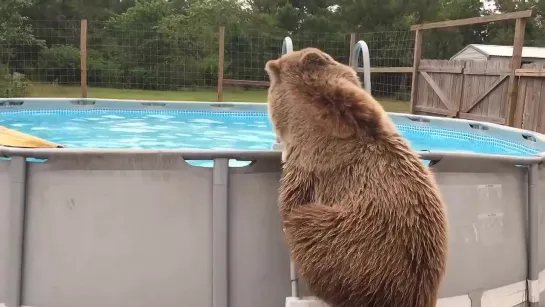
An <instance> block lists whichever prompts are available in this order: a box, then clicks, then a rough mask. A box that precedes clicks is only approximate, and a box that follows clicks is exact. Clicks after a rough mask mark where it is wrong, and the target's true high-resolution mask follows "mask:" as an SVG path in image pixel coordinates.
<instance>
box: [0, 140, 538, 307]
mask: <svg viewBox="0 0 545 307" xmlns="http://www.w3.org/2000/svg"><path fill="white" fill-rule="evenodd" d="M0 156H4V157H10V158H11V159H10V160H2V161H0V204H2V205H1V206H0V242H1V243H2V245H1V246H0V302H3V303H4V304H5V305H7V306H9V307H13V306H20V305H24V306H36V307H40V306H54V307H74V306H78V307H95V306H101V307H123V306H127V307H134V306H142V307H144V306H146V307H147V306H163V307H168V306H172V307H175V306H176V307H177V306H202V307H255V306H261V307H278V306H282V305H284V303H285V299H286V297H289V296H291V293H292V288H291V282H290V261H289V257H288V252H287V249H286V246H285V244H284V239H283V235H282V231H281V227H280V221H279V217H278V211H277V205H276V201H277V189H278V187H279V178H280V174H281V164H280V153H279V152H274V151H270V152H269V151H255V152H252V151H233V152H231V151H225V152H221V151H174V150H172V151H148V150H73V149H14V148H6V147H1V148H0ZM28 157H33V158H41V159H47V160H46V161H45V162H29V161H27V159H26V158H28ZM230 158H236V159H240V160H247V161H254V162H253V163H252V164H251V165H249V166H247V167H231V168H230V167H228V159H230ZM422 158H423V159H427V160H431V161H432V165H431V166H430V167H431V168H432V170H433V173H434V174H435V176H436V179H437V181H438V183H439V186H440V189H441V191H442V193H443V195H444V197H445V199H446V202H447V204H448V213H449V223H450V226H449V227H450V246H449V262H448V269H447V275H446V277H445V280H444V282H443V285H442V287H441V291H440V296H441V300H440V302H443V303H442V305H441V306H494V307H497V306H518V305H520V306H523V305H524V304H525V303H524V302H525V301H528V300H529V299H531V300H532V301H534V302H535V303H537V302H538V300H539V294H540V293H541V294H542V293H543V276H542V278H541V282H539V280H540V278H539V275H540V273H541V275H543V273H542V272H543V271H544V270H545V251H544V249H543V246H544V244H539V241H540V238H539V235H543V234H545V226H544V223H543V222H544V217H545V216H544V212H545V208H544V206H545V195H544V193H545V192H544V191H545V187H544V185H545V178H544V177H545V171H544V170H543V168H542V166H541V165H539V163H541V161H542V158H541V157H525V158H516V157H491V156H485V155H470V154H452V153H423V154H422ZM200 159H205V160H209V159H213V160H214V161H215V163H214V167H213V168H205V167H196V166H191V165H189V164H188V163H187V162H186V160H200ZM541 241H542V239H541ZM527 289H533V290H532V292H531V293H530V294H529V295H527V294H526V292H527ZM301 291H302V295H304V294H305V292H306V291H305V289H302V290H301ZM541 300H542V301H543V295H542V298H541ZM447 303H448V305H447ZM534 305H535V306H537V304H534Z"/></svg>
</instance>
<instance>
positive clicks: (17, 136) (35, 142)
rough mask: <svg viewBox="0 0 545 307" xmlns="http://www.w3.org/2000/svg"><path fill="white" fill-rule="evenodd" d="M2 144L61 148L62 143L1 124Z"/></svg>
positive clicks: (0, 135) (0, 137)
mask: <svg viewBox="0 0 545 307" xmlns="http://www.w3.org/2000/svg"><path fill="white" fill-rule="evenodd" d="M0 146H7V147H21V148H61V147H63V146H62V145H59V144H56V143H53V142H50V141H47V140H44V139H40V138H38V137H35V136H32V135H30V134H26V133H23V132H19V131H17V130H13V129H9V128H6V127H3V126H0Z"/></svg>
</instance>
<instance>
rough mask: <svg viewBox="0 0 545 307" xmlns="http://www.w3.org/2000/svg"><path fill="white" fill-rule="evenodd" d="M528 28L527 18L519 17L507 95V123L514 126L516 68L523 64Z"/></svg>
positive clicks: (516, 93)
mask: <svg viewBox="0 0 545 307" xmlns="http://www.w3.org/2000/svg"><path fill="white" fill-rule="evenodd" d="M525 28H526V18H518V19H517V23H516V26H515V38H514V39H513V56H512V57H511V69H510V72H509V93H508V97H507V99H508V100H507V108H506V111H507V114H506V116H505V124H506V125H507V126H514V123H515V110H516V107H517V95H518V84H517V83H518V82H517V80H516V78H517V77H516V75H515V70H517V69H519V68H520V66H521V64H522V48H523V46H524V32H525Z"/></svg>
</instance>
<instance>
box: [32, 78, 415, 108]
mask: <svg viewBox="0 0 545 307" xmlns="http://www.w3.org/2000/svg"><path fill="white" fill-rule="evenodd" d="M30 96H31V97H44V98H53V97H63V98H64V97H67V98H76V97H81V89H80V87H79V86H65V85H53V84H32V85H31V86H30ZM87 96H88V97H89V98H105V99H129V100H130V99H138V100H164V101H176V100H177V101H216V100H217V92H216V89H198V90H183V91H149V90H132V89H115V88H100V87H96V88H95V87H92V88H91V87H90V88H89V89H88V93H87ZM223 100H224V101H232V102H235V101H236V102H257V103H263V102H266V101H267V91H266V90H264V89H250V90H243V89H237V88H224V93H223ZM379 101H380V103H381V104H382V105H383V106H384V108H385V109H386V111H388V112H408V110H409V104H408V103H407V102H404V101H397V100H387V99H379Z"/></svg>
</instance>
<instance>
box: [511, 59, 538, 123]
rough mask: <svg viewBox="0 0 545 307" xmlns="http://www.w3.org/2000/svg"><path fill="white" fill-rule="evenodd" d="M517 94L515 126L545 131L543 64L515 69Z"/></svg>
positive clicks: (526, 65)
mask: <svg viewBox="0 0 545 307" xmlns="http://www.w3.org/2000/svg"><path fill="white" fill-rule="evenodd" d="M515 74H516V75H517V77H518V78H519V79H518V96H517V108H516V111H515V127H521V128H523V129H527V130H532V131H537V132H540V133H545V64H525V65H523V66H522V68H521V69H517V70H516V73H515Z"/></svg>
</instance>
